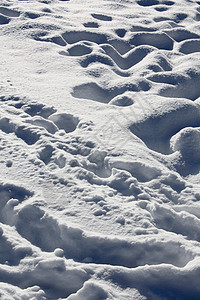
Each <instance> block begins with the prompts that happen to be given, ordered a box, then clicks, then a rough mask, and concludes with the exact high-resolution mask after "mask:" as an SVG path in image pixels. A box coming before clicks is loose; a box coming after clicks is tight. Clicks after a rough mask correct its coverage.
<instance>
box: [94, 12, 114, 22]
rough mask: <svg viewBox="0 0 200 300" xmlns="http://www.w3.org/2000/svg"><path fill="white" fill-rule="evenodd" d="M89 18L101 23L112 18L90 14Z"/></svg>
mask: <svg viewBox="0 0 200 300" xmlns="http://www.w3.org/2000/svg"><path fill="white" fill-rule="evenodd" d="M91 16H92V17H93V18H94V19H97V20H101V21H112V17H110V16H106V15H102V14H91Z"/></svg>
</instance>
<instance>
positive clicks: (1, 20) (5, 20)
mask: <svg viewBox="0 0 200 300" xmlns="http://www.w3.org/2000/svg"><path fill="white" fill-rule="evenodd" d="M9 22H10V19H9V18H6V17H5V16H3V15H1V14H0V25H5V24H8V23H9Z"/></svg>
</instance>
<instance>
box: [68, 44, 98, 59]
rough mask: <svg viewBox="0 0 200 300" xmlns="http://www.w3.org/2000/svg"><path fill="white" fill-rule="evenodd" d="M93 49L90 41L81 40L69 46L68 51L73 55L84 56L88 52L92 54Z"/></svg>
mask: <svg viewBox="0 0 200 300" xmlns="http://www.w3.org/2000/svg"><path fill="white" fill-rule="evenodd" d="M92 50H93V48H92V47H91V46H90V45H88V43H84V42H82V43H81V42H80V43H77V44H74V45H73V46H72V47H70V48H68V49H67V52H68V53H69V55H71V56H83V55H86V54H90V53H91V52H92Z"/></svg>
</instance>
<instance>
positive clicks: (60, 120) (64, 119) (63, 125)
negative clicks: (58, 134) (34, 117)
mask: <svg viewBox="0 0 200 300" xmlns="http://www.w3.org/2000/svg"><path fill="white" fill-rule="evenodd" d="M48 119H49V120H50V121H52V122H53V123H55V124H56V126H57V127H58V128H59V129H64V130H65V132H66V133H69V132H72V131H74V130H75V129H76V127H77V125H78V123H79V119H78V118H77V117H74V116H73V115H71V114H66V113H60V114H59V113H55V114H52V115H51V116H50V117H49V118H48Z"/></svg>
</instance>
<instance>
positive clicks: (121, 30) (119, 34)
mask: <svg viewBox="0 0 200 300" xmlns="http://www.w3.org/2000/svg"><path fill="white" fill-rule="evenodd" d="M115 32H116V34H117V35H118V36H119V37H120V38H123V37H124V36H125V34H126V32H127V31H126V29H123V28H119V29H116V30H115Z"/></svg>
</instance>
